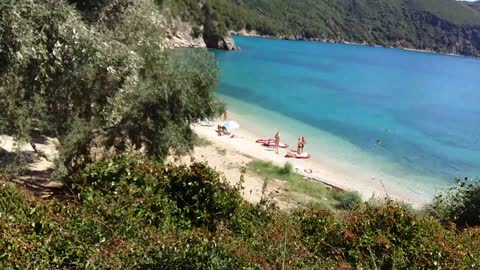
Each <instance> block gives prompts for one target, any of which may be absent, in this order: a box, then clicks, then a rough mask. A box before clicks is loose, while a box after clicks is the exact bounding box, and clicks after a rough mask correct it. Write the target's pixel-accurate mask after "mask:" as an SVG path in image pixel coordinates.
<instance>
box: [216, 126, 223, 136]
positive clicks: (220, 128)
mask: <svg viewBox="0 0 480 270" xmlns="http://www.w3.org/2000/svg"><path fill="white" fill-rule="evenodd" d="M223 128H224V126H221V125H218V126H217V134H218V136H223Z"/></svg>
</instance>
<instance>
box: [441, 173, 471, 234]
mask: <svg viewBox="0 0 480 270" xmlns="http://www.w3.org/2000/svg"><path fill="white" fill-rule="evenodd" d="M457 183H458V185H457V186H454V187H451V188H450V189H449V190H447V191H445V192H443V193H440V194H439V195H437V196H436V197H435V198H434V201H433V204H432V210H433V214H434V215H435V216H436V217H437V218H438V219H439V220H441V221H442V222H443V223H449V222H453V223H455V224H456V225H457V226H458V227H460V228H465V227H467V226H480V180H478V179H477V180H474V181H468V180H465V181H461V180H459V179H457Z"/></svg>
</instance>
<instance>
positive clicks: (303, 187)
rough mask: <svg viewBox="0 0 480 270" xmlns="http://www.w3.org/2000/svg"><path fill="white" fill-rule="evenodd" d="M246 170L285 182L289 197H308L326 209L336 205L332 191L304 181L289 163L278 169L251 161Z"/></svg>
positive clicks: (319, 184) (272, 165)
mask: <svg viewBox="0 0 480 270" xmlns="http://www.w3.org/2000/svg"><path fill="white" fill-rule="evenodd" d="M248 168H249V169H250V170H251V171H252V172H254V173H256V174H258V175H260V176H262V177H266V178H270V179H278V180H281V181H286V182H287V188H286V189H287V191H288V193H290V195H293V194H291V193H299V194H305V195H308V196H310V197H312V198H313V199H315V200H317V201H318V202H319V203H321V205H324V206H325V207H327V208H333V207H335V206H336V205H338V202H337V200H336V199H335V198H334V193H335V192H334V191H331V190H328V189H327V187H326V186H325V185H324V184H322V183H319V182H314V181H311V180H306V179H304V178H303V176H301V175H300V174H297V173H295V172H294V168H293V166H292V164H291V163H290V162H287V163H285V165H284V166H283V167H279V166H277V165H274V164H273V163H272V162H266V161H262V160H253V161H251V162H250V163H249V164H248Z"/></svg>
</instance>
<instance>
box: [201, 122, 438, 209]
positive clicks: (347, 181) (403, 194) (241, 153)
mask: <svg viewBox="0 0 480 270" xmlns="http://www.w3.org/2000/svg"><path fill="white" fill-rule="evenodd" d="M230 117H231V119H235V114H231V113H230ZM221 123H222V121H216V122H215V124H214V126H213V127H207V126H201V125H194V126H193V129H194V131H195V132H196V133H197V134H198V135H199V136H200V137H202V138H205V139H207V140H209V141H211V142H212V144H213V146H214V147H217V148H218V147H219V148H223V149H225V150H227V151H230V152H234V153H238V154H237V155H225V156H224V157H223V158H222V160H221V162H220V163H222V162H227V163H231V164H239V163H248V162H249V160H253V159H260V160H264V161H271V162H272V163H274V164H276V165H278V166H283V165H284V164H285V163H286V162H290V163H292V165H293V167H294V168H295V171H296V172H297V173H298V174H301V175H303V176H305V177H308V178H313V179H315V180H317V181H320V182H323V183H325V184H327V185H330V186H335V187H338V188H340V189H343V190H348V191H358V192H360V193H361V195H362V197H363V199H365V200H368V199H369V198H372V197H375V198H385V197H387V196H388V197H390V198H392V199H395V200H401V201H405V202H408V203H411V204H412V205H413V206H414V207H420V206H421V205H423V204H425V203H427V202H428V201H429V200H428V198H423V197H422V196H419V195H418V194H415V193H413V192H409V191H408V190H407V189H402V187H398V186H395V184H393V183H385V182H383V181H380V180H378V179H376V178H372V177H369V176H368V175H366V174H365V172H358V171H357V172H353V171H346V170H344V169H343V168H341V166H336V165H335V164H332V162H331V160H327V159H325V160H323V159H322V156H321V155H317V153H315V156H313V157H312V158H310V159H307V160H302V159H292V158H286V157H284V156H285V154H286V153H287V152H288V151H291V150H293V148H295V142H285V143H289V144H290V147H288V148H286V149H280V152H279V154H278V155H277V154H276V153H275V152H274V151H273V149H271V148H268V147H264V146H262V145H261V144H259V143H256V142H255V141H256V140H257V139H259V138H260V137H259V136H258V135H256V134H254V133H253V132H251V131H250V130H247V129H245V128H239V129H236V130H235V131H234V132H233V134H234V137H233V138H232V137H230V136H218V134H217V133H216V132H215V130H216V127H217V125H218V124H221ZM273 135H274V132H272V137H273ZM310 139H312V138H310ZM292 144H293V146H292ZM196 151H197V150H196ZM305 151H306V152H308V147H307V148H306V150H305ZM196 156H198V154H197V155H196ZM202 157H203V158H204V159H205V160H206V161H208V162H209V164H210V165H211V166H213V167H217V169H219V170H220V171H224V170H222V168H219V166H218V165H220V164H219V162H218V161H216V160H214V159H213V160H211V159H209V154H208V153H203V154H202ZM223 169H225V168H223ZM310 170H311V171H312V172H311V173H310V172H309V171H310ZM306 171H307V172H306ZM253 182H255V181H253ZM250 184H251V183H250ZM260 185H261V184H260ZM257 186H258V185H257Z"/></svg>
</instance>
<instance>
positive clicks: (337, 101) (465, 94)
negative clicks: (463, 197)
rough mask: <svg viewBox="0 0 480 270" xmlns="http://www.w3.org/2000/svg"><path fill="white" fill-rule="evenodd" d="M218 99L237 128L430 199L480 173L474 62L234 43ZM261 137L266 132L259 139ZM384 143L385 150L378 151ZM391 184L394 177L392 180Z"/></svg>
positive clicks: (310, 45)
mask: <svg viewBox="0 0 480 270" xmlns="http://www.w3.org/2000/svg"><path fill="white" fill-rule="evenodd" d="M235 41H236V43H237V45H238V46H240V47H241V50H240V51H237V52H220V51H215V55H216V57H217V59H218V61H219V64H220V69H221V76H220V84H219V87H218V93H219V95H220V96H221V97H223V98H224V99H225V100H226V102H227V104H228V107H229V108H230V110H232V111H234V112H238V113H240V114H241V115H243V118H242V121H243V123H241V124H243V126H245V125H247V126H248V125H251V127H250V128H252V129H256V130H255V131H256V132H258V133H259V134H262V135H263V134H264V135H265V136H266V135H270V134H273V133H274V132H275V131H276V130H280V131H281V132H282V133H284V134H285V135H284V138H286V139H287V140H289V142H290V143H291V144H295V142H296V138H297V137H299V136H307V139H308V142H309V143H308V145H307V146H308V147H307V150H308V152H309V153H311V154H312V155H313V156H322V157H328V158H329V159H330V160H332V161H334V162H339V163H342V164H345V165H355V166H358V167H362V168H364V169H365V170H366V171H369V172H370V173H371V175H372V177H381V178H385V179H386V181H388V179H389V177H388V176H394V177H392V179H394V178H395V179H397V180H396V181H397V183H396V184H398V185H401V186H404V187H405V188H410V189H413V190H416V191H418V192H420V193H425V194H428V195H431V194H433V193H434V191H435V190H436V189H438V188H441V187H444V186H446V185H447V184H449V183H454V178H455V177H462V178H463V177H466V176H467V177H469V178H473V177H477V176H480V60H478V59H472V58H462V57H453V56H445V55H436V54H428V53H419V52H410V51H403V50H398V49H386V48H374V47H368V46H357V45H345V44H332V43H321V42H300V41H282V40H271V39H260V38H251V37H235ZM262 132H263V133H262ZM377 139H379V140H381V146H377V145H376V144H375V142H376V140H377ZM391 181H393V180H391Z"/></svg>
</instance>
